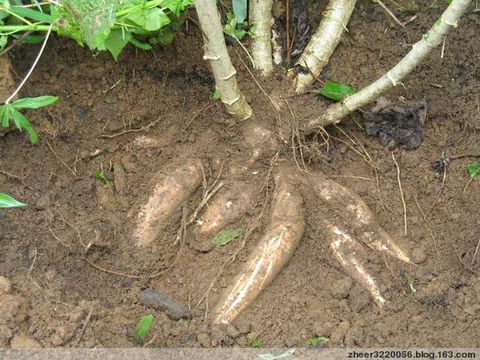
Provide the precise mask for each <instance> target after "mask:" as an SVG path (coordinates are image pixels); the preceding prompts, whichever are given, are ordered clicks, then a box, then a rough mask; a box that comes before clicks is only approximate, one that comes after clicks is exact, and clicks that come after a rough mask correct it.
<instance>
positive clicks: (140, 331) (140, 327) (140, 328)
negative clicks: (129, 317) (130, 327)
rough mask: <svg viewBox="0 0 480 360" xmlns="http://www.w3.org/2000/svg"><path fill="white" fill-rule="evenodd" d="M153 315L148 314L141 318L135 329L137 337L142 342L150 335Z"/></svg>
mask: <svg viewBox="0 0 480 360" xmlns="http://www.w3.org/2000/svg"><path fill="white" fill-rule="evenodd" d="M152 322H153V315H152V314H148V315H145V316H144V317H142V318H141V319H140V321H139V322H138V324H137V327H136V329H135V339H136V340H137V341H138V342H142V341H143V340H144V339H145V337H146V336H147V335H148V332H149V331H150V328H151V327H152Z"/></svg>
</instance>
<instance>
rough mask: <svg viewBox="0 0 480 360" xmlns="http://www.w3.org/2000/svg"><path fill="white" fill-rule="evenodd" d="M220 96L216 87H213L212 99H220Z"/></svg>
mask: <svg viewBox="0 0 480 360" xmlns="http://www.w3.org/2000/svg"><path fill="white" fill-rule="evenodd" d="M220 98H221V95H220V91H219V90H218V89H215V91H214V92H213V94H212V100H215V101H217V100H220Z"/></svg>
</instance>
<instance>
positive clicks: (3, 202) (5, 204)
mask: <svg viewBox="0 0 480 360" xmlns="http://www.w3.org/2000/svg"><path fill="white" fill-rule="evenodd" d="M26 206H27V204H24V203H21V202H20V201H17V200H15V199H14V198H13V197H11V196H10V195H7V194H4V193H0V208H14V207H26Z"/></svg>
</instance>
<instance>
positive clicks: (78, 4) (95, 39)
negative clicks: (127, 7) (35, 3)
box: [50, 0, 118, 50]
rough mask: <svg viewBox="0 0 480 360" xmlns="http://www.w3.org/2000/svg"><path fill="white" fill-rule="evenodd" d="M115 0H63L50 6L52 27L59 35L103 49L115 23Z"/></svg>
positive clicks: (92, 47)
mask: <svg viewBox="0 0 480 360" xmlns="http://www.w3.org/2000/svg"><path fill="white" fill-rule="evenodd" d="M117 3H118V1H117V0H63V1H62V6H61V7H60V6H53V5H52V6H51V7H50V9H51V14H52V18H53V23H54V28H55V30H56V31H57V33H58V34H59V35H65V36H69V37H71V38H73V39H75V40H76V41H77V42H78V43H80V44H84V43H86V44H87V45H88V46H89V47H90V48H91V49H92V50H93V49H98V50H104V49H105V41H106V39H107V38H108V36H109V35H110V29H111V28H112V27H113V24H114V23H115V10H116V7H117Z"/></svg>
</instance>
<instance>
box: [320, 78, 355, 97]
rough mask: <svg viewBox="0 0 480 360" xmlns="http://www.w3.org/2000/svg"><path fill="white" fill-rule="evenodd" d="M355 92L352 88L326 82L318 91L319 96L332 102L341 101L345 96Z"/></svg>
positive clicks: (334, 82) (333, 82)
mask: <svg viewBox="0 0 480 360" xmlns="http://www.w3.org/2000/svg"><path fill="white" fill-rule="evenodd" d="M355 92H356V90H355V89H354V88H352V87H350V86H348V85H346V84H342V83H339V82H336V81H328V82H326V83H325V84H324V85H323V86H322V87H321V89H320V90H319V94H320V95H322V96H325V97H326V98H328V99H331V100H334V101H341V100H343V98H345V97H346V96H348V95H352V94H355Z"/></svg>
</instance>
